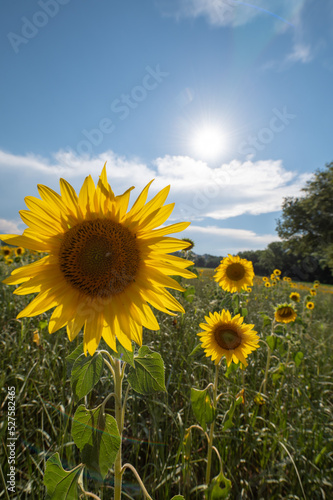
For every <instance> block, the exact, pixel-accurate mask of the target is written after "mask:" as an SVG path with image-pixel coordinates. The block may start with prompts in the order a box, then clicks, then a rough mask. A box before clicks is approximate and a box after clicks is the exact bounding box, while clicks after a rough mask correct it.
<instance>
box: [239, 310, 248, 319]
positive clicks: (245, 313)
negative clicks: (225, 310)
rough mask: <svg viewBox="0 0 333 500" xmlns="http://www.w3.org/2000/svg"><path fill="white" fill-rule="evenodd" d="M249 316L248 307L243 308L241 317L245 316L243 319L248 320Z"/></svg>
mask: <svg viewBox="0 0 333 500" xmlns="http://www.w3.org/2000/svg"><path fill="white" fill-rule="evenodd" d="M247 315H248V311H247V309H246V307H242V309H241V316H243V318H246V316H247Z"/></svg>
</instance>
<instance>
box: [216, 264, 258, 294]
mask: <svg viewBox="0 0 333 500" xmlns="http://www.w3.org/2000/svg"><path fill="white" fill-rule="evenodd" d="M253 278H254V272H253V264H252V262H250V261H248V260H246V259H241V258H240V257H238V256H236V257H233V256H232V255H228V257H225V258H224V259H223V260H221V263H220V265H219V266H218V267H217V268H216V273H215V274H214V279H215V281H216V282H217V283H218V284H219V285H220V287H221V288H223V290H226V291H227V292H231V293H234V292H240V291H241V290H242V289H243V290H246V288H247V287H248V286H253Z"/></svg>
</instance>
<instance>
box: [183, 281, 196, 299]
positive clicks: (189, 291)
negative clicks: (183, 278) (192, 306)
mask: <svg viewBox="0 0 333 500" xmlns="http://www.w3.org/2000/svg"><path fill="white" fill-rule="evenodd" d="M194 295H195V288H194V286H192V285H191V286H189V287H188V288H186V290H185V292H183V297H184V299H185V300H187V302H190V303H191V302H193V299H194Z"/></svg>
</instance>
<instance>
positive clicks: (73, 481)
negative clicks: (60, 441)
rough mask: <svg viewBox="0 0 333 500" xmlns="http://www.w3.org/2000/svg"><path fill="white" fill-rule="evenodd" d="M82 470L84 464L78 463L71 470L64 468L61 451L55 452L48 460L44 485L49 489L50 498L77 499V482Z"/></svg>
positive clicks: (56, 499) (48, 495)
mask: <svg viewBox="0 0 333 500" xmlns="http://www.w3.org/2000/svg"><path fill="white" fill-rule="evenodd" d="M81 470H82V465H78V466H77V467H75V468H74V469H72V470H70V471H66V470H64V469H63V467H62V464H61V461H60V457H59V453H55V454H54V455H52V457H50V458H49V459H48V461H47V462H46V468H45V474H44V479H43V482H44V485H45V486H46V489H47V498H48V499H49V500H77V499H78V498H79V496H78V486H77V482H78V479H79V476H80V473H81Z"/></svg>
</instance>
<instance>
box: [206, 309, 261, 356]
mask: <svg viewBox="0 0 333 500" xmlns="http://www.w3.org/2000/svg"><path fill="white" fill-rule="evenodd" d="M205 320H206V323H200V328H202V329H203V330H204V331H203V332H200V333H198V336H199V337H200V341H201V342H202V346H201V347H202V348H203V349H204V350H205V354H206V356H207V357H209V356H211V357H212V361H214V362H215V364H216V365H217V364H218V363H219V362H220V360H221V358H222V357H223V356H225V357H226V361H227V365H228V366H230V364H231V362H232V361H233V362H234V363H236V364H237V363H238V362H239V361H240V362H241V363H242V365H244V366H247V362H246V359H245V358H247V356H248V354H250V353H251V352H252V351H254V350H255V349H257V348H258V347H259V337H258V335H257V332H255V331H254V330H253V326H254V325H246V324H243V321H244V318H242V316H241V315H240V314H237V315H236V316H234V317H233V318H232V317H231V314H230V312H229V311H226V310H225V309H223V310H222V312H221V314H219V313H217V312H215V313H214V314H212V313H209V316H205Z"/></svg>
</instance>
